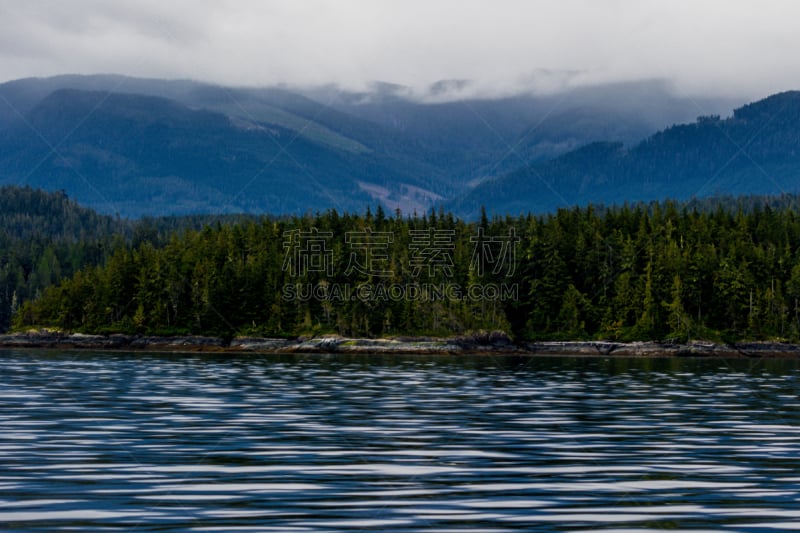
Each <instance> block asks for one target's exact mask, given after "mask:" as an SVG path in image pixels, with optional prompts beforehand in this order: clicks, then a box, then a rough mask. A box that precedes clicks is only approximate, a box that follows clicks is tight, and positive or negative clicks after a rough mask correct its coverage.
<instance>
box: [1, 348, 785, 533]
mask: <svg viewBox="0 0 800 533" xmlns="http://www.w3.org/2000/svg"><path fill="white" fill-rule="evenodd" d="M799 377H800V373H799V372H798V363H797V362H795V361H775V360H772V361H752V360H748V361H724V360H677V359H659V360H631V359H599V358H598V359H590V358H512V357H508V358H501V357H488V356H480V357H381V356H372V357H367V356H364V357H353V356H330V357H327V356H229V355H226V356H200V355H144V354H89V353H77V354H76V353H46V352H14V351H6V352H0V530H2V531H59V530H68V531H110V530H125V531H142V532H144V531H282V532H283V531H320V530H323V531H324V530H338V531H342V530H345V531H346V530H375V531H385V530H390V531H416V530H433V531H448V530H475V531H517V530H524V531H554V530H555V531H589V530H616V531H642V530H648V529H675V530H715V531H719V530H728V531H780V530H786V531H792V530H798V529H800V462H799V461H798V458H800V409H798V408H799V407H800V399H798V393H799V392H800V381H799V380H798V378H799Z"/></svg>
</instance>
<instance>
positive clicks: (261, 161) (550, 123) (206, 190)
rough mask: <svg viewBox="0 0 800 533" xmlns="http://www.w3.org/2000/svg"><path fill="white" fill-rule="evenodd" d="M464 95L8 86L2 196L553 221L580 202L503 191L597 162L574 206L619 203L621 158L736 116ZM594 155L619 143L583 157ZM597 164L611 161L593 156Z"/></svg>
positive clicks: (619, 103) (2, 89)
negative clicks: (703, 123)
mask: <svg viewBox="0 0 800 533" xmlns="http://www.w3.org/2000/svg"><path fill="white" fill-rule="evenodd" d="M461 88H463V84H462V83H455V82H452V83H444V82H443V83H441V84H439V85H437V86H436V87H435V91H433V93H432V94H435V95H436V97H437V98H438V100H437V101H436V102H425V101H419V100H414V99H411V98H409V97H407V96H403V94H404V93H403V91H401V90H398V89H397V88H396V87H388V86H378V87H376V89H375V90H373V91H368V92H363V93H354V92H346V91H341V90H339V89H337V88H330V87H328V88H323V89H317V90H305V91H299V90H289V89H286V88H264V89H251V88H230V87H220V86H215V85H209V84H202V83H197V82H192V81H185V80H184V81H182V80H178V81H167V80H152V79H138V78H128V77H122V76H114V75H98V76H57V77H53V78H43V79H36V78H30V79H23V80H16V81H13V82H8V83H4V84H0V184H23V185H25V184H27V185H32V186H37V187H42V188H44V189H47V190H64V191H66V192H67V193H68V194H69V195H70V196H71V197H73V198H75V199H76V200H78V201H79V202H81V203H83V204H85V205H87V206H91V207H94V208H96V209H98V210H100V211H102V212H105V213H120V214H122V215H125V216H140V215H146V214H150V215H160V214H186V213H229V212H249V213H265V212H266V213H276V214H280V213H302V212H306V211H309V210H311V211H314V210H323V209H328V208H336V209H339V210H358V211H361V210H363V209H364V208H365V207H366V206H367V205H375V204H378V203H380V204H382V205H383V206H384V207H385V208H388V209H390V210H393V209H395V208H400V209H401V210H402V211H404V212H406V213H411V212H413V211H415V210H416V211H423V210H427V209H429V208H431V207H432V206H435V205H438V204H442V203H445V204H448V205H452V206H454V207H456V208H457V209H458V210H459V211H460V212H462V213H465V214H472V213H475V212H476V210H477V209H478V208H479V206H480V205H481V204H486V205H487V207H490V208H493V209H496V210H505V209H523V210H527V209H533V210H539V209H549V208H551V207H553V206H555V205H560V204H559V202H561V201H562V199H563V200H565V201H566V202H567V203H569V202H572V201H573V196H574V195H573V193H574V192H575V191H573V190H572V189H570V190H567V191H565V192H558V194H557V195H555V197H556V201H554V200H552V199H549V200H546V201H545V198H546V195H543V194H541V192H531V193H530V195H528V196H526V195H527V194H528V192H526V191H528V190H529V189H530V191H535V189H536V186H535V185H534V186H533V188H530V187H528V185H525V184H524V183H523V184H517V185H509V186H508V187H506V185H499V184H501V183H503V184H505V183H508V184H514V183H517V182H518V181H520V180H522V182H525V181H526V180H525V179H524V175H525V172H526V170H523V171H519V169H520V168H522V169H528V168H536V169H539V170H537V172H538V173H544V174H547V172H556V171H557V170H558V169H559V168H562V167H563V169H564V171H565V172H572V171H573V170H572V169H573V166H571V164H570V163H569V162H570V161H585V160H591V162H589V163H583V165H584V167H585V168H584V170H587V169H588V170H591V173H590V174H591V175H589V174H585V175H584V176H583V178H584V181H585V183H584V181H582V182H581V183H583V184H584V185H583V189H581V191H585V192H586V194H585V195H583V196H580V195H579V196H574V201H582V199H583V198H589V197H590V196H591V194H590V193H591V192H592V191H591V190H590V189H592V187H595V185H593V184H595V182H596V184H597V187H595V189H594V190H595V192H596V193H597V194H598V199H602V200H604V201H605V200H607V199H610V198H612V197H616V196H614V194H616V193H614V194H612V193H610V192H609V193H606V192H604V189H603V188H602V187H600V184H602V183H605V182H606V181H608V183H612V182H613V183H616V182H617V181H619V180H621V179H623V178H624V177H620V176H617V175H616V174H615V172H616V170H615V168H616V167H614V166H613V165H612V160H613V159H614V158H621V159H623V160H627V159H628V158H629V157H630V156H629V155H627V154H628V152H627V151H626V150H627V148H625V147H627V146H636V147H635V148H631V149H630V150H634V151H635V150H640V147H641V146H644V144H641V145H637V143H638V142H639V141H641V140H642V139H645V138H646V137H647V136H648V135H652V134H653V133H654V132H656V131H658V130H659V129H662V128H664V127H667V126H669V125H671V124H674V123H678V122H682V121H686V120H693V117H694V116H696V115H697V114H698V113H700V112H721V113H726V112H727V111H726V109H731V108H732V105H731V104H730V102H729V101H725V100H706V101H700V102H698V101H692V100H689V99H685V98H678V97H675V96H673V95H672V94H671V92H670V91H669V90H668V88H667V87H666V86H665V85H664V84H661V83H658V82H642V83H633V84H618V85H609V86H601V87H591V88H583V89H576V90H574V91H570V92H568V93H559V94H554V95H546V96H535V95H517V96H511V97H505V98H482V99H480V98H471V99H468V100H463V99H462V100H454V101H452V100H448V99H447V94H446V93H447V91H449V90H451V89H456V90H458V89H461ZM723 122H724V121H723ZM692 127H694V126H692ZM669 131H671V130H667V131H666V132H665V133H664V134H667V133H669ZM596 141H609V142H612V143H618V144H612V145H598V146H594V147H592V146H590V147H587V148H581V147H583V146H585V145H587V144H590V143H592V142H596ZM701 141H702V139H699V138H698V139H697V142H701ZM647 142H651V141H647ZM576 149H577V151H575V152H573V150H576ZM698 149H700V150H702V149H701V148H698ZM598 151H599V152H601V153H607V154H606V155H604V156H594V155H590V154H594V153H595V152H598ZM592 158H595V159H592ZM576 164H577V163H576ZM609 165H611V166H609ZM547 169H550V170H547ZM514 171H517V172H514ZM598 172H606V173H607V174H608V175H603V176H600V175H599V174H598V175H595V174H597V173H598ZM630 172H631V173H633V172H634V171H633V170H631V171H630ZM548 179H552V180H554V181H553V183H552V184H550V185H548V186H547V187H545V188H544V190H545V192H548V193H551V192H552V191H550V189H551V188H552V189H554V190H556V191H560V189H559V187H560V186H559V185H558V182H559V180H562V178H558V179H556V176H555V175H552V176H551V178H548ZM624 179H632V178H630V177H628V178H624ZM604 180H605V181H604ZM562 181H564V183H571V184H574V183H573V182H574V181H575V177H574V176H569V175H565V176H564V177H563V180H562ZM489 183H491V185H488V184H489ZM517 186H519V187H521V188H520V189H519V190H520V193H519V194H516V193H515V192H514V187H517ZM572 186H573V185H570V187H572ZM526 187H527V188H526ZM612 188H613V187H612ZM646 190H647V191H650V189H646ZM502 191H506V192H502ZM637 191H638V190H637ZM637 191H633V192H636V193H637V194H638V192H637ZM623 192H624V191H623ZM652 192H653V194H661V193H665V192H666V193H669V191H664V190H661V189H658V187H656V188H654V189H652ZM712 192H717V191H712ZM581 194H583V192H582V193H581ZM504 195H505V196H504ZM570 195H573V196H570ZM506 196H510V197H511V198H510V200H513V201H507V200H506ZM617 196H619V195H617ZM559 197H560V198H559ZM619 197H625V195H624V194H622V196H619ZM526 206H527V207H526Z"/></svg>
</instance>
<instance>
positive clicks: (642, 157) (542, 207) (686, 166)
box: [449, 91, 800, 216]
mask: <svg viewBox="0 0 800 533" xmlns="http://www.w3.org/2000/svg"><path fill="white" fill-rule="evenodd" d="M797 191H800V92H797V91H792V92H785V93H781V94H776V95H774V96H770V97H769V98H766V99H764V100H760V101H758V102H755V103H752V104H749V105H745V106H744V107H741V108H739V109H736V110H735V111H734V113H733V116H732V117H730V118H727V119H720V117H719V116H704V117H700V118H698V119H697V121H696V122H694V123H692V124H684V125H680V126H674V127H671V128H668V129H666V130H664V131H661V132H658V133H656V134H655V135H652V136H650V137H648V138H647V139H645V140H643V141H642V142H640V143H638V144H636V145H634V146H633V147H631V148H625V147H624V146H623V145H622V144H620V143H608V142H605V143H593V144H589V145H587V146H584V147H582V148H580V149H577V150H574V151H571V152H569V153H567V154H564V155H562V156H560V157H557V158H555V159H552V160H550V161H546V162H540V163H536V164H531V165H528V166H525V167H523V168H521V169H518V170H516V171H514V172H511V173H509V174H507V175H505V176H502V177H500V178H497V179H495V180H492V181H489V182H484V183H482V184H481V185H479V186H477V187H476V188H474V189H473V190H471V191H469V192H468V193H466V194H464V195H463V196H462V197H461V198H458V199H457V200H455V201H453V202H451V203H450V204H449V206H450V207H451V208H452V209H454V210H455V211H456V212H457V213H459V214H462V215H464V216H476V215H477V214H478V213H479V211H480V206H481V205H484V206H486V207H487V208H488V209H489V210H491V211H495V212H498V213H511V214H516V213H525V212H531V211H532V212H546V211H552V210H554V209H556V208H558V207H570V206H572V205H580V204H587V203H590V202H593V203H606V204H610V203H622V202H625V201H634V200H658V199H666V198H671V199H679V200H680V199H689V198H693V197H707V196H719V195H740V194H781V193H790V192H797Z"/></svg>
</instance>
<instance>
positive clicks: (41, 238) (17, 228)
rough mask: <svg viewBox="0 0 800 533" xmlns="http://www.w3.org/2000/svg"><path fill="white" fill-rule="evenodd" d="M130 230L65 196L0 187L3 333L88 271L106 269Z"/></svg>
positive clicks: (0, 328) (0, 326) (0, 317)
mask: <svg viewBox="0 0 800 533" xmlns="http://www.w3.org/2000/svg"><path fill="white" fill-rule="evenodd" d="M128 235H129V231H128V228H127V226H126V225H125V224H124V223H122V222H120V221H118V220H115V219H113V218H111V217H108V216H102V215H98V214H97V213H95V212H94V211H92V210H91V209H86V208H83V207H81V206H79V205H78V204H76V203H75V202H74V201H72V200H70V199H69V198H67V196H66V195H65V194H63V193H45V192H42V191H37V190H34V189H31V188H26V187H0V331H4V330H5V329H6V328H7V327H8V326H9V324H10V320H11V315H12V314H13V313H14V311H16V310H17V309H18V308H19V306H20V305H21V304H22V303H23V302H25V301H27V300H30V299H31V298H35V297H36V296H38V295H40V294H41V292H42V290H43V289H44V288H46V287H49V286H50V285H52V284H54V283H58V282H59V281H61V280H62V279H63V278H68V277H71V276H72V275H73V274H74V273H75V272H77V271H78V270H79V269H81V268H83V267H85V266H86V265H97V264H100V263H102V261H103V259H104V257H105V256H106V254H107V253H109V248H110V247H111V246H113V243H114V241H115V240H119V239H124V238H126V237H127V236H128Z"/></svg>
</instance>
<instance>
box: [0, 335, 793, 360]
mask: <svg viewBox="0 0 800 533" xmlns="http://www.w3.org/2000/svg"><path fill="white" fill-rule="evenodd" d="M0 348H36V349H54V350H55V349H57V350H115V351H147V352H224V353H325V354H330V353H349V354H358V353H363V354H367V353H383V354H420V355H424V354H433V355H435V354H476V353H486V354H516V355H581V356H604V357H609V356H614V357H783V358H794V357H800V345H796V344H784V343H777V342H746V343H737V344H719V343H713V342H704V341H693V342H689V343H686V344H673V343H665V342H630V343H624V342H608V341H570V342H555V341H550V342H522V343H514V342H512V341H511V340H510V339H509V338H508V337H507V336H506V335H504V334H502V333H491V334H484V335H472V336H466V337H451V338H429V337H394V338H387V339H351V338H346V337H339V336H333V335H326V336H321V337H314V338H297V339H278V338H259V337H235V338H233V339H232V340H230V341H226V340H224V339H222V338H218V337H203V336H181V337H153V336H142V335H121V334H116V335H85V334H81V333H72V334H67V333H54V332H45V331H38V332H26V333H13V334H7V335H0Z"/></svg>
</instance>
